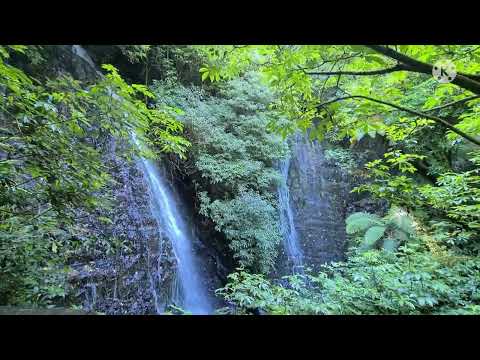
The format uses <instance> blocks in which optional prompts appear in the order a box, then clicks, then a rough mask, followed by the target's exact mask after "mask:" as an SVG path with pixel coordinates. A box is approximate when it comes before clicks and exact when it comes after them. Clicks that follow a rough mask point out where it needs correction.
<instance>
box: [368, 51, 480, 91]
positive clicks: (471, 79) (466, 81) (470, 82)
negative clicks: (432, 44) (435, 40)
mask: <svg viewBox="0 0 480 360" xmlns="http://www.w3.org/2000/svg"><path fill="white" fill-rule="evenodd" d="M367 47H368V48H370V49H372V50H374V51H376V52H378V53H380V54H382V55H385V56H387V57H389V58H391V59H394V60H397V61H399V62H400V63H401V64H403V65H404V66H406V67H407V68H408V69H405V70H408V71H412V72H417V73H423V74H431V73H432V69H433V66H432V65H431V64H427V63H424V62H422V61H418V60H415V59H414V58H411V57H409V56H407V55H404V54H402V53H400V52H398V51H395V50H393V49H391V48H388V47H386V46H382V45H367ZM475 78H477V75H468V74H463V73H457V76H456V77H455V79H453V81H452V83H453V84H455V85H457V86H460V87H461V88H463V89H466V90H469V91H471V92H473V93H475V94H479V95H480V82H478V81H477V80H475Z"/></svg>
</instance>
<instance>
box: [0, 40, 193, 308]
mask: <svg viewBox="0 0 480 360" xmlns="http://www.w3.org/2000/svg"><path fill="white" fill-rule="evenodd" d="M27 49H28V48H26V47H24V46H9V47H5V46H1V47H0V85H1V88H2V93H1V102H0V103H1V105H0V106H1V110H0V119H1V128H0V188H1V190H0V268H1V271H0V302H1V303H2V304H23V303H29V304H39V305H45V304H51V303H55V301H57V302H58V301H63V299H64V298H65V286H66V283H65V282H66V275H67V273H68V271H69V270H68V268H67V267H66V263H67V259H68V258H69V257H70V256H71V255H72V254H73V253H74V251H75V249H78V248H79V246H80V245H81V244H79V243H78V238H77V235H78V234H79V232H80V231H81V229H78V228H77V226H76V218H75V217H76V214H77V213H78V210H79V209H85V210H86V211H91V210H93V209H95V208H97V207H103V206H109V204H110V205H111V201H109V200H111V199H109V196H108V192H107V191H106V190H107V186H108V185H109V183H110V180H111V178H110V175H109V174H110V171H111V169H108V168H107V167H106V165H105V164H104V163H103V161H102V151H103V150H104V148H105V141H106V140H107V139H108V138H109V137H115V138H117V139H118V140H119V141H123V142H124V143H126V144H127V145H128V144H130V142H131V138H130V134H131V133H132V132H137V133H138V136H139V137H142V138H144V137H145V134H147V135H149V133H151V132H153V133H154V135H155V137H154V138H153V139H152V137H149V138H145V141H146V142H150V143H152V144H154V145H158V146H161V148H162V149H163V150H164V151H176V152H177V153H179V154H180V155H181V154H182V152H184V151H185V147H186V146H187V145H188V143H187V142H185V141H184V140H183V138H181V137H180V136H179V135H178V134H179V132H181V130H182V126H181V124H180V125H178V124H177V123H176V121H175V120H174V119H173V117H171V116H168V114H167V113H166V112H165V111H163V110H161V109H150V108H148V107H147V106H146V105H145V104H144V102H143V101H142V100H140V99H139V98H138V96H148V97H151V96H153V95H152V94H151V93H150V92H149V91H148V89H147V88H146V87H144V86H142V85H128V84H127V83H125V81H124V80H123V79H122V78H121V76H120V75H119V73H118V72H117V70H116V69H115V68H114V67H113V66H111V65H104V66H103V69H104V70H105V71H106V72H107V73H106V75H105V78H104V79H103V80H101V81H100V82H98V83H95V84H93V85H91V86H89V87H88V88H86V87H85V86H82V84H81V83H80V82H79V81H76V80H74V79H72V78H71V77H69V76H59V77H57V78H52V79H46V80H42V81H40V80H36V79H34V78H32V77H30V76H28V75H27V74H25V73H24V72H23V71H22V70H21V69H20V68H17V67H15V66H14V65H12V64H11V63H9V59H10V54H11V53H12V52H22V53H24V52H26V50H27ZM160 129H161V131H160ZM135 152H136V150H135V147H132V146H130V147H128V146H127V147H126V148H125V152H124V154H123V155H124V156H125V157H127V158H128V157H131V155H133V154H134V153H135ZM142 154H143V155H145V156H152V155H153V154H151V153H146V152H142ZM111 241H114V239H111Z"/></svg>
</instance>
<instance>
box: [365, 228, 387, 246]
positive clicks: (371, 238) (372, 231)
mask: <svg viewBox="0 0 480 360" xmlns="http://www.w3.org/2000/svg"><path fill="white" fill-rule="evenodd" d="M386 229H387V228H386V227H385V226H372V227H371V228H369V229H368V230H367V232H366V233H365V236H364V245H365V246H367V247H371V246H373V245H375V243H376V242H377V241H378V240H379V239H380V238H381V237H382V236H383V234H385V230H386Z"/></svg>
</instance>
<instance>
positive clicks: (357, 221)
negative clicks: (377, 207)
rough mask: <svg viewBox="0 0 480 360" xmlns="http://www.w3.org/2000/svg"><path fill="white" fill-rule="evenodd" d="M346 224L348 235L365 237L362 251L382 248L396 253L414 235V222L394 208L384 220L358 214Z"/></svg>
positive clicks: (362, 240) (351, 216) (370, 215)
mask: <svg viewBox="0 0 480 360" xmlns="http://www.w3.org/2000/svg"><path fill="white" fill-rule="evenodd" d="M346 224H347V226H346V231H347V234H353V235H358V234H361V235H363V236H362V238H361V249H362V250H370V249H372V248H374V247H378V246H381V247H382V248H383V249H385V250H388V251H395V250H396V249H397V248H398V246H399V245H401V244H402V243H404V242H405V241H408V240H409V239H411V238H412V236H413V235H414V226H413V220H412V219H411V218H410V217H409V216H408V214H407V213H406V212H405V211H403V210H402V209H399V208H392V209H391V210H390V211H389V213H388V214H387V215H386V216H385V217H384V218H380V217H378V216H376V215H375V214H369V213H363V212H357V213H354V214H352V215H350V216H349V217H347V219H346ZM380 240H381V241H380Z"/></svg>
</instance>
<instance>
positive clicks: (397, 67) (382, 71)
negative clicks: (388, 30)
mask: <svg viewBox="0 0 480 360" xmlns="http://www.w3.org/2000/svg"><path fill="white" fill-rule="evenodd" d="M402 70H409V68H408V67H406V66H404V65H402V64H397V65H395V66H393V67H391V68H386V69H378V70H369V71H318V72H305V73H306V74H308V75H360V76H368V75H383V74H389V73H392V72H395V71H402Z"/></svg>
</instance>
